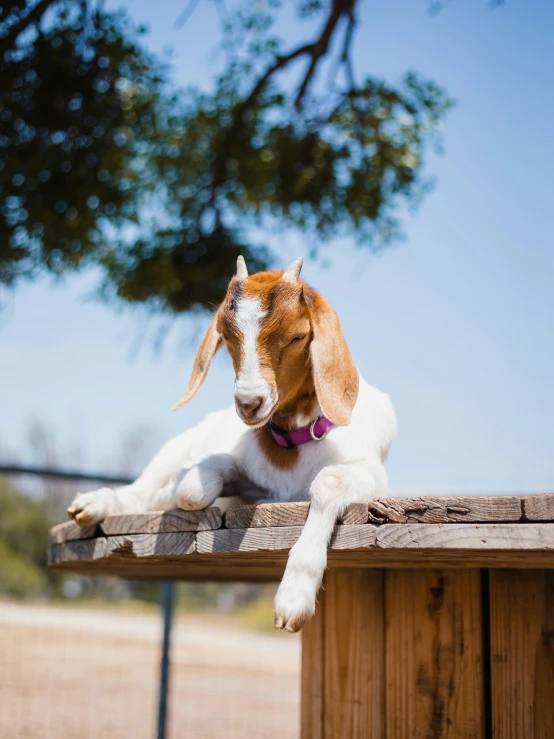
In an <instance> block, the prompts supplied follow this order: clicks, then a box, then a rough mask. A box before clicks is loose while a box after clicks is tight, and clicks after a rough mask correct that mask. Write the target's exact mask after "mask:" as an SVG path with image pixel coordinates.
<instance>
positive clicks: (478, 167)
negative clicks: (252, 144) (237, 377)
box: [0, 0, 554, 493]
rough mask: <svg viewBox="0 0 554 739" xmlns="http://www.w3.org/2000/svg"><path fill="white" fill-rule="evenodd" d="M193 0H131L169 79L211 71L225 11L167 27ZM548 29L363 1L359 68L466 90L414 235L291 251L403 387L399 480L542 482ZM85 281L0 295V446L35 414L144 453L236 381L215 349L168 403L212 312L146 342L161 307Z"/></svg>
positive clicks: (546, 442) (547, 389)
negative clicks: (384, 246)
mask: <svg viewBox="0 0 554 739" xmlns="http://www.w3.org/2000/svg"><path fill="white" fill-rule="evenodd" d="M185 4H186V3H185V0H182V1H181V0H179V2H169V1H166V2H164V3H151V2H149V1H146V0H134V2H133V3H128V7H129V8H130V10H131V12H132V15H133V17H134V18H135V19H136V20H138V21H144V22H146V23H147V24H148V25H149V26H150V28H151V33H150V35H149V36H148V43H149V44H150V45H151V47H152V48H153V49H155V50H162V49H163V47H164V46H166V45H171V46H173V48H174V73H175V77H176V79H177V80H178V81H179V82H180V83H183V84H186V83H190V82H198V83H199V84H206V83H207V81H208V80H209V78H210V74H211V73H212V71H213V70H214V69H215V68H216V66H217V55H214V44H215V41H216V35H215V34H214V32H213V30H214V28H215V27H216V26H217V17H216V15H215V12H214V9H213V6H212V3H211V2H209V0H203V2H202V3H200V6H199V8H198V10H197V11H196V13H195V15H194V16H193V17H192V18H191V20H190V21H189V23H188V24H187V25H186V26H185V27H184V28H183V29H181V30H176V29H175V28H174V26H173V24H174V21H175V19H176V18H177V16H178V15H179V13H180V11H181V10H182V9H183V7H184V6H185ZM109 5H112V6H116V5H119V3H116V2H113V0H112V2H110V3H109ZM289 20H290V19H289ZM290 22H291V23H292V21H290ZM291 29H292V30H291V31H290V33H291V34H292V36H294V37H295V38H296V37H298V36H299V34H300V31H299V30H298V29H297V28H296V27H295V28H292V26H291ZM553 34H554V4H552V3H546V2H544V0H528V1H527V2H525V3H524V2H522V0H507V1H506V3H505V5H503V6H501V7H499V8H497V9H495V10H491V8H490V6H489V5H488V4H487V3H486V2H484V1H483V2H482V1H481V0H453V2H451V3H449V4H448V5H447V6H446V8H445V9H444V10H443V11H442V12H441V13H439V14H438V15H436V16H433V17H431V16H430V15H429V14H428V12H427V5H426V3H425V0H421V1H416V2H414V0H387V1H386V2H385V0H379V1H378V2H377V0H374V1H373V2H369V1H366V2H365V3H363V12H362V24H361V27H360V28H359V30H358V37H357V44H356V66H357V68H358V70H359V72H362V71H363V72H367V73H372V74H376V75H380V76H384V77H386V78H387V79H389V80H397V79H398V78H399V77H400V76H401V75H402V74H403V73H404V72H405V71H406V70H407V69H415V70H418V71H420V72H421V73H423V74H425V75H426V76H429V77H432V78H434V79H436V80H437V81H438V82H439V83H441V84H442V85H444V87H446V89H447V90H448V92H449V93H450V94H451V95H452V96H453V97H454V98H456V100H457V101H458V105H457V107H456V108H455V109H454V111H453V112H452V113H451V114H450V115H449V117H448V119H447V122H446V125H445V127H444V143H445V154H444V155H443V156H440V157H437V156H435V155H432V156H430V157H429V159H428V172H429V173H430V174H433V175H434V176H436V178H437V186H436V188H435V191H434V192H433V193H432V194H431V195H430V196H429V197H428V198H427V199H426V200H425V201H424V203H423V206H422V207H421V209H420V210H419V212H418V213H417V214H416V215H415V216H409V217H408V218H407V219H406V221H405V233H406V236H407V238H406V240H405V241H404V242H403V243H400V244H398V245H396V246H395V247H393V248H391V249H389V250H387V251H385V252H384V253H383V254H381V255H379V256H372V255H371V254H369V253H367V252H365V251H363V250H362V249H357V248H356V245H355V243H353V242H347V241H341V242H336V243H334V244H332V245H331V246H330V247H329V248H326V249H325V250H324V254H325V255H326V256H329V257H331V259H332V266H331V267H330V268H327V269H325V268H324V267H323V266H322V265H320V264H318V263H313V262H309V261H308V262H307V263H306V264H305V266H304V271H303V276H304V277H305V279H306V280H307V281H308V282H309V283H310V284H312V285H313V286H314V287H316V288H318V289H320V290H321V291H322V292H323V293H324V295H325V296H326V297H327V298H328V299H329V300H330V302H331V303H332V304H333V305H334V306H335V307H336V309H337V310H338V312H339V315H340V316H341V319H342V322H343V325H344V329H345V333H346V335H347V338H348V340H349V343H350V345H351V348H352V351H353V353H354V356H355V358H356V360H357V362H358V365H359V367H360V369H361V371H362V374H363V375H364V377H365V378H366V379H367V380H368V381H369V382H371V383H372V384H374V385H376V386H378V387H380V388H382V389H384V390H386V391H387V392H389V393H390V395H391V397H392V399H393V401H394V403H395V406H396V409H397V414H398V419H399V436H398V439H397V441H396V443H395V445H394V447H393V450H392V454H391V458H390V462H389V477H390V484H391V489H392V490H393V491H394V492H410V493H416V492H417V493H424V492H428V493H441V492H449V491H457V492H461V491H467V492H470V493H474V492H480V491H481V492H519V493H521V492H526V491H543V490H549V489H550V490H552V489H554V443H553V442H554V425H553V423H552V419H553V418H554V348H553V344H554V342H553V333H554V332H553V322H554V289H553V288H554V250H553V249H552V241H553V235H552V234H553V228H552V216H553V210H554V200H553V197H552V174H553V172H554V136H553V133H552V132H553V130H554V126H553V118H554V97H553V96H552V73H553V71H554V45H553V44H552V37H553ZM267 238H268V243H270V244H271V243H272V242H271V236H270V235H268V237H267ZM279 248H280V250H281V253H282V254H283V262H285V261H287V260H291V259H292V258H294V257H295V256H297V255H298V254H301V253H303V252H304V253H305V252H307V245H306V244H305V243H303V241H302V238H301V237H300V236H299V235H295V234H292V235H291V236H290V241H287V243H286V244H285V245H282V244H280V245H279ZM95 282H96V280H95V275H94V274H92V273H89V274H82V275H79V276H74V277H71V278H67V279H65V280H64V281H63V282H58V283H54V282H52V281H50V280H47V279H43V280H40V281H39V282H36V283H34V284H32V285H20V286H19V287H18V288H17V290H16V291H15V293H14V294H12V295H11V296H8V298H7V300H8V307H7V309H6V310H5V311H4V312H3V313H1V314H0V387H2V388H4V391H3V393H4V397H2V400H1V405H0V408H1V414H0V453H2V452H3V453H4V456H7V455H8V453H9V452H10V451H11V452H14V453H17V455H18V457H19V458H20V460H21V461H28V462H33V461H35V459H34V457H33V451H32V449H31V448H30V447H29V446H28V442H27V436H28V427H29V423H30V421H31V419H40V420H42V422H43V423H44V424H46V425H47V426H48V427H49V428H50V429H51V430H52V434H53V438H54V439H55V443H56V444H57V445H58V446H59V448H60V451H61V454H62V457H63V461H64V462H65V463H67V464H73V465H82V466H85V467H88V468H102V469H106V468H108V467H111V466H113V465H114V464H115V462H116V461H117V458H118V455H119V454H120V451H119V450H120V447H121V439H122V437H124V436H129V435H130V434H131V435H134V436H135V437H141V436H142V437H143V442H144V443H143V444H142V445H141V448H140V449H137V458H136V465H137V468H138V467H139V466H140V465H141V464H142V463H143V462H144V461H145V458H146V455H147V452H153V451H154V450H155V447H156V445H157V444H158V443H160V442H162V441H163V440H164V439H165V438H166V437H169V436H170V435H172V434H175V433H177V432H179V431H180V430H182V429H184V428H186V427H187V426H189V425H191V424H193V423H195V422H196V421H198V420H199V419H200V418H202V417H203V416H204V415H205V413H206V412H208V411H209V410H212V409H215V408H218V407H221V406H223V405H225V404H226V403H228V402H230V401H231V396H232V379H233V375H232V368H231V364H230V362H229V361H228V360H227V359H226V358H225V357H223V356H221V357H219V358H218V359H217V361H216V363H215V366H214V368H213V369H212V371H211V374H210V376H209V378H208V380H207V382H206V384H205V386H204V387H203V388H202V390H201V391H200V393H199V394H198V396H197V397H196V399H195V400H194V402H193V403H192V405H191V406H189V407H188V408H186V409H184V410H183V411H181V412H180V413H177V414H171V413H169V407H170V405H171V404H172V402H173V401H174V400H176V399H177V398H178V397H179V396H180V394H181V393H182V391H183V389H184V387H185V386H186V383H187V380H188V376H189V372H190V366H191V363H192V359H193V356H194V351H195V345H196V337H197V335H198V333H199V332H200V331H201V330H202V329H203V328H204V326H205V323H202V322H200V323H198V322H196V323H193V322H192V321H191V320H190V319H187V318H185V319H179V321H178V322H177V323H176V324H175V326H174V328H173V330H172V332H171V334H170V337H169V339H168V341H167V342H166V344H165V347H164V350H163V352H162V353H161V354H160V355H156V353H155V352H154V351H152V348H151V341H150V340H149V338H148V337H151V336H153V334H154V332H155V329H156V326H159V322H157V321H155V320H153V321H150V322H147V321H146V318H145V316H144V315H143V314H142V313H141V312H140V311H138V312H137V311H134V312H133V311H128V310H120V311H116V310H114V308H113V307H107V306H104V305H102V304H99V303H98V302H96V301H94V300H92V299H90V297H88V296H90V294H91V292H92V291H93V289H94V285H95ZM2 297H6V296H5V295H4V294H3V296H2ZM144 330H146V339H145V340H144V341H143V343H142V345H141V346H140V348H139V349H138V351H135V350H134V347H136V345H137V337H138V336H140V335H141V333H142V332H143V331H144ZM132 355H133V356H132ZM7 388H9V390H6V389H7Z"/></svg>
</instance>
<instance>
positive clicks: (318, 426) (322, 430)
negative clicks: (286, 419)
mask: <svg viewBox="0 0 554 739" xmlns="http://www.w3.org/2000/svg"><path fill="white" fill-rule="evenodd" d="M334 425H335V424H334V423H333V422H332V421H330V420H329V419H328V418H325V416H321V418H318V419H317V420H316V421H313V422H312V423H309V424H308V425H307V426H302V428H301V429H296V431H284V430H283V429H280V428H279V426H276V425H275V424H274V423H273V421H270V422H269V430H270V431H271V433H272V434H273V438H274V439H275V441H276V442H277V444H279V446H282V447H285V448H286V449H293V448H294V447H295V446H300V444H306V443H307V442H308V441H321V440H322V439H324V438H325V437H326V436H327V434H328V433H329V431H330V430H331V429H332V428H333V426H334Z"/></svg>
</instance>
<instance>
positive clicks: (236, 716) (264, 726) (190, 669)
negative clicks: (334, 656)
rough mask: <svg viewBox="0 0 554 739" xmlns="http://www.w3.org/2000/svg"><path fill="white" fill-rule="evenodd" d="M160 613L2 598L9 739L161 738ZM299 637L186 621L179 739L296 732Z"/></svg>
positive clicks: (175, 671) (177, 644)
mask: <svg viewBox="0 0 554 739" xmlns="http://www.w3.org/2000/svg"><path fill="white" fill-rule="evenodd" d="M160 636H161V618H160V617H159V616H157V615H156V614H147V615H142V614H135V613H121V612H117V611H116V612H112V611H108V612H105V611H94V610H81V609H70V608H65V607H63V608H54V607H48V606H23V605H19V604H13V603H4V602H0V737H1V739H89V737H90V738H91V739H92V738H93V737H94V739H129V738H130V737H133V739H152V738H153V737H155V736H156V711H157V697H158V673H159V659H160ZM299 667H300V642H299V639H298V638H296V637H295V636H291V635H289V634H276V635H275V636H273V635H265V634H260V633H256V632H249V631H246V630H243V629H239V628H237V627H236V626H235V625H234V624H230V625H227V624H226V623H225V622H221V621H214V622H206V619H202V620H200V619H199V618H198V617H196V618H179V619H177V623H176V626H175V629H174V640H173V648H172V674H171V692H170V718H169V738H170V739H212V737H214V738H215V737H218V738H220V737H225V739H235V737H236V738H237V739H238V737H240V739H244V737H248V738H249V739H250V738H251V739H273V737H279V739H294V738H296V737H297V736H298V721H299V717H298V711H299Z"/></svg>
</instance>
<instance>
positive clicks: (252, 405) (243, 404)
mask: <svg viewBox="0 0 554 739" xmlns="http://www.w3.org/2000/svg"><path fill="white" fill-rule="evenodd" d="M236 400H237V405H238V407H239V408H240V410H241V411H242V413H244V415H245V416H251V415H253V414H254V413H255V412H256V411H257V410H258V408H259V407H260V406H261V404H262V403H263V400H264V399H263V398H262V397H260V396H259V395H258V396H256V397H255V398H237V399H236Z"/></svg>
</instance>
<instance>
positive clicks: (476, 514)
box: [369, 496, 522, 523]
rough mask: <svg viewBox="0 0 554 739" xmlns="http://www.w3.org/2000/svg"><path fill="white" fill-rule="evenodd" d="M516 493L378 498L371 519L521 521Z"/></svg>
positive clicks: (370, 513) (422, 521)
mask: <svg viewBox="0 0 554 739" xmlns="http://www.w3.org/2000/svg"><path fill="white" fill-rule="evenodd" d="M521 517H522V512H521V501H520V499H519V498H516V497H515V496H505V497H504V496H497V497H482V496H455V497H447V496H440V497H427V496H425V497H419V498H375V499H374V500H372V501H370V503H369V520H370V521H373V522H375V523H410V522H412V523H486V522H487V521H490V522H495V521H519V520H521Z"/></svg>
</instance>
